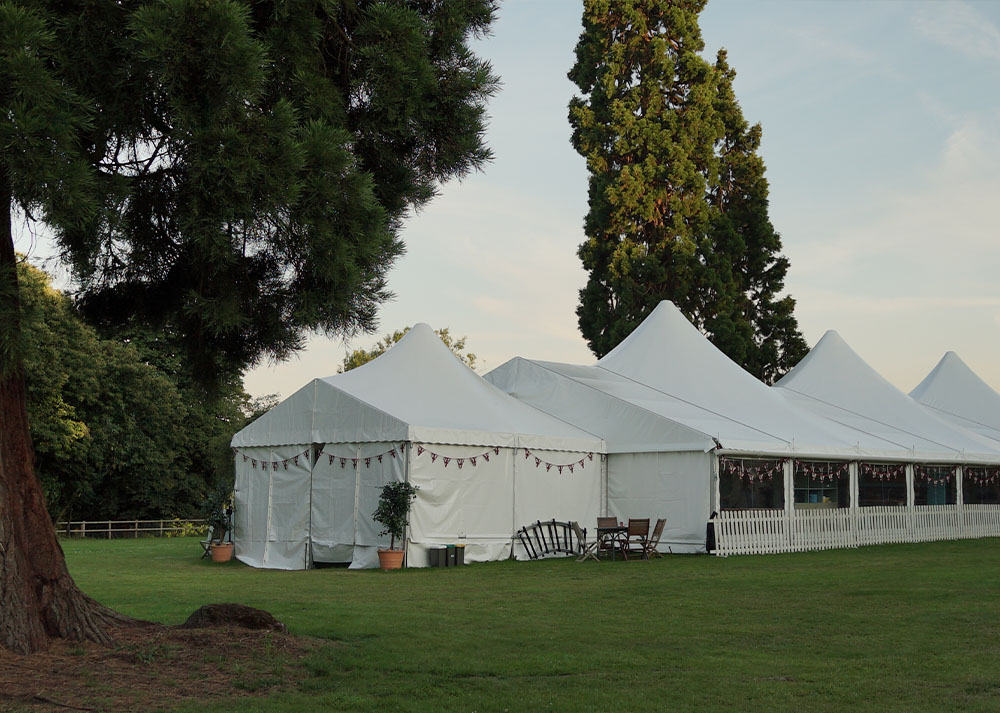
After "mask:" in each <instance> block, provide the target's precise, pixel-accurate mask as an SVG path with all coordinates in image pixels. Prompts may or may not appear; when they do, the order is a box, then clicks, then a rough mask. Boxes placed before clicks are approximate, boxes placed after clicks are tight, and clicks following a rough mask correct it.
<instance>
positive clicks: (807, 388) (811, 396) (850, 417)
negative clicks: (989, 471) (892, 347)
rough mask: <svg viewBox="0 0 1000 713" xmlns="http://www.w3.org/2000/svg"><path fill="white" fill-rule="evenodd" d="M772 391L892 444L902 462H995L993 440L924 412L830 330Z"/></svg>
mask: <svg viewBox="0 0 1000 713" xmlns="http://www.w3.org/2000/svg"><path fill="white" fill-rule="evenodd" d="M774 390H775V391H779V392H783V393H784V394H785V395H786V396H787V397H788V398H789V399H790V400H791V401H793V402H794V403H796V404H797V405H799V406H801V407H802V408H804V409H809V410H811V411H813V413H815V414H817V415H819V416H822V417H824V418H828V419H830V420H832V421H836V422H838V423H841V424H843V425H845V426H849V427H850V428H853V429H856V430H857V431H860V432H864V433H868V434H871V435H874V436H877V437H879V438H882V439H885V440H887V441H890V442H892V443H894V444H896V445H897V446H898V447H899V448H900V449H901V450H903V451H904V452H905V458H906V460H910V461H921V462H928V463H935V462H936V463H956V464H958V463H997V462H1000V450H998V448H997V445H996V443H995V442H991V441H989V440H987V439H985V438H983V437H981V436H978V435H977V434H975V433H972V432H971V431H968V430H966V429H963V428H960V427H958V426H956V425H955V424H954V423H952V422H949V421H946V420H944V419H942V418H939V417H937V416H935V415H934V414H933V413H931V412H930V411H929V410H928V409H925V408H923V407H922V406H920V405H919V404H918V403H917V402H916V401H914V400H913V399H911V398H910V397H909V396H907V395H906V394H904V393H903V392H902V391H900V390H899V389H897V388H896V387H895V386H893V385H892V384H890V383H889V382H888V381H886V380H885V379H884V378H883V377H882V376H881V375H879V374H878V373H877V372H876V371H875V370H874V369H872V368H871V366H869V365H868V364H867V363H866V362H865V361H864V360H863V359H862V358H861V357H860V356H858V354H856V353H855V352H854V350H852V349H851V348H850V347H849V346H848V345H847V343H846V342H845V341H844V340H843V339H842V338H841V337H840V335H839V334H837V333H836V332H834V331H829V332H827V333H826V334H825V335H824V336H823V338H822V339H820V340H819V342H817V344H816V346H815V347H813V348H812V350H811V351H810V352H809V354H807V355H806V356H805V357H804V358H803V359H802V361H800V362H799V364H798V365H797V366H796V367H795V368H794V369H792V370H791V371H790V372H788V374H786V375H785V376H784V377H783V378H782V379H781V380H779V381H778V382H777V383H776V384H775V386H774Z"/></svg>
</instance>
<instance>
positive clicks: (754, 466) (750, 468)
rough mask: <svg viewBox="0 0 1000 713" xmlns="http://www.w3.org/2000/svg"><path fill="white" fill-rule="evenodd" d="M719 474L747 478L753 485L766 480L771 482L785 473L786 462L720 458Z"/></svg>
mask: <svg viewBox="0 0 1000 713" xmlns="http://www.w3.org/2000/svg"><path fill="white" fill-rule="evenodd" d="M719 472H720V473H729V474H730V475H735V476H738V477H740V478H745V479H747V480H749V481H750V482H751V483H752V482H753V481H755V480H764V479H765V478H766V479H767V480H771V479H772V478H774V476H776V475H781V474H782V473H784V461H780V460H774V461H766V460H748V459H743V458H740V459H732V458H719Z"/></svg>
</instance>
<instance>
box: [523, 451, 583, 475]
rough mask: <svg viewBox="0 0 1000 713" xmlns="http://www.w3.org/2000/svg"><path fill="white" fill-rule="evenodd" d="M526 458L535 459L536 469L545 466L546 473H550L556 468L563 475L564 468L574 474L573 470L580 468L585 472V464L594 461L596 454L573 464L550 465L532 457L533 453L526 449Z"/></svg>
mask: <svg viewBox="0 0 1000 713" xmlns="http://www.w3.org/2000/svg"><path fill="white" fill-rule="evenodd" d="M524 457H525V459H528V458H534V459H535V467H536V468H539V467H541V466H543V465H544V466H545V472H546V473H547V472H549V471H550V470H552V469H553V468H556V469H558V471H559V474H560V475H562V472H563V468H568V469H569V472H570V473H572V472H573V468H577V467H578V468H580V470H583V467H584V464H585V463H586V462H587V461H588V460H590V461H592V460H594V454H593V453H588V454H587V457H586V458H581V459H580V460H577V461H573V462H571V463H550V462H549V461H547V460H543V459H541V458H539V457H538V456H536V455H532V453H531V451H529V450H528V449H527V448H525V449H524Z"/></svg>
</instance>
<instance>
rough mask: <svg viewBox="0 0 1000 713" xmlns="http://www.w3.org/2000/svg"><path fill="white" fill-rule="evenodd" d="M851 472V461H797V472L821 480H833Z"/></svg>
mask: <svg viewBox="0 0 1000 713" xmlns="http://www.w3.org/2000/svg"><path fill="white" fill-rule="evenodd" d="M849 472H850V463H837V462H830V461H801V460H797V461H795V473H796V474H799V473H802V474H805V475H808V476H809V477H810V478H812V479H814V480H819V481H825V480H829V481H833V480H836V479H838V478H843V477H844V476H846V475H847V474H848V473H849Z"/></svg>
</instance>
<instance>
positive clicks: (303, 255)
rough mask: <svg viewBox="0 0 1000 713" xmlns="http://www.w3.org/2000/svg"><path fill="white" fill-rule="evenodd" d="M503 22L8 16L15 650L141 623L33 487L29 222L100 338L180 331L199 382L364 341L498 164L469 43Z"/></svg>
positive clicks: (6, 549) (235, 4) (113, 10)
mask: <svg viewBox="0 0 1000 713" xmlns="http://www.w3.org/2000/svg"><path fill="white" fill-rule="evenodd" d="M494 11H495V2H494V0H448V1H447V2H442V1H438V0H430V1H425V0H282V2H276V1H268V0H260V1H255V2H252V3H251V2H248V1H247V0H217V1H216V0H213V1H211V2H206V1H205V0H158V1H156V2H140V0H121V1H120V2H106V1H105V0H70V1H69V2H55V0H0V102H2V108H3V112H2V113H0V145H2V146H3V147H4V150H3V151H2V152H0V206H3V208H4V210H5V211H6V213H5V214H4V215H0V225H2V228H0V231H2V232H0V542H2V543H4V546H3V547H0V604H2V606H0V645H3V646H5V647H7V648H11V649H13V650H17V651H24V652H27V651H33V650H37V649H39V648H41V647H43V646H44V645H45V642H46V641H47V640H48V638H51V637H57V636H58V637H63V638H86V639H92V640H95V641H101V642H107V641H109V640H110V635H109V633H108V629H107V627H108V625H109V622H112V621H121V620H122V618H123V617H121V616H119V615H116V614H115V613H114V612H111V611H109V610H107V609H105V608H103V607H101V606H100V605H98V604H97V603H96V602H93V601H92V600H90V599H88V598H87V597H86V596H85V595H84V594H83V593H82V592H80V591H79V590H78V589H77V588H76V587H75V585H74V584H73V582H72V579H71V578H70V576H69V573H68V571H67V569H66V566H65V561H64V559H63V557H62V553H61V551H60V549H59V545H58V542H57V541H56V539H55V535H54V532H53V531H52V528H51V523H50V522H49V520H48V516H47V513H46V511H45V507H44V503H43V499H42V496H41V491H40V488H39V487H38V486H37V484H36V480H35V477H34V474H33V468H32V460H33V455H32V447H31V440H30V437H29V434H28V426H27V417H26V408H25V397H24V394H25V389H24V382H23V378H22V354H23V345H24V341H23V340H22V338H21V336H22V335H21V329H20V301H19V298H18V285H17V272H16V262H17V261H16V258H15V255H14V247H13V238H12V230H11V220H12V219H13V217H14V215H15V214H16V212H17V211H21V212H22V213H23V214H24V215H26V216H29V219H30V220H36V221H43V222H45V223H46V224H47V225H48V226H49V228H51V230H52V233H53V235H54V236H55V239H56V241H57V242H58V244H59V246H60V248H61V250H62V254H63V256H64V257H65V259H66V260H67V261H68V262H69V263H70V265H71V267H72V268H73V273H74V275H75V277H76V279H77V280H78V281H79V287H80V288H81V296H82V305H83V307H84V309H85V311H86V312H87V314H89V315H90V318H91V319H92V320H100V321H102V322H104V323H106V324H109V325H124V327H125V328H126V329H128V330H135V331H138V330H141V329H148V328H153V329H157V330H161V331H163V332H165V333H167V334H170V335H172V337H171V338H172V340H175V341H176V343H177V344H178V345H179V346H180V348H181V349H182V350H183V351H184V352H185V353H186V354H187V355H188V360H189V363H190V364H191V367H190V373H191V374H192V375H194V376H195V377H196V378H197V379H198V380H199V381H202V382H204V383H212V384H214V385H216V386H218V385H219V384H220V383H224V382H225V379H226V377H231V376H233V375H236V374H239V373H240V372H241V371H242V370H243V369H244V368H246V367H247V366H249V365H251V364H254V363H255V362H256V361H258V360H259V359H261V358H262V357H264V356H272V357H275V358H281V357H284V356H286V355H288V354H289V353H290V352H291V351H292V350H294V349H296V348H298V347H299V346H300V345H301V341H302V338H303V336H302V335H303V332H304V331H307V330H319V331H324V332H327V333H338V334H353V333H355V332H356V331H358V330H361V329H370V328H371V327H372V325H373V324H374V317H375V310H376V309H377V307H378V305H379V304H380V302H381V301H382V300H384V299H385V298H386V297H387V296H388V294H389V293H388V291H387V289H386V283H385V273H386V271H387V269H388V268H389V266H390V265H391V264H392V262H393V260H394V259H395V258H396V257H397V256H398V255H399V254H400V253H401V252H402V250H403V245H402V242H401V240H400V237H399V231H400V227H401V225H402V221H403V219H404V217H405V216H406V214H407V212H408V211H410V210H413V209H416V208H419V207H420V206H421V205H423V204H425V203H426V202H427V201H428V200H430V199H431V198H432V197H433V194H434V191H435V187H436V185H437V184H438V183H439V182H440V181H444V180H447V179H449V178H451V177H455V176H462V175H464V174H465V173H467V172H468V171H471V170H474V169H476V168H478V167H480V166H482V165H483V163H484V162H485V161H486V160H488V159H489V156H490V154H489V151H488V149H487V148H486V147H485V145H484V143H483V133H484V121H485V120H484V112H485V101H486V100H487V98H488V97H489V96H490V95H491V94H492V93H493V92H494V91H495V90H496V88H497V80H496V78H495V77H494V76H493V74H492V72H491V69H490V67H489V65H488V64H487V63H486V62H483V61H482V60H481V59H479V58H478V57H476V56H475V55H474V54H473V53H472V52H471V51H470V50H469V48H468V45H467V41H468V39H469V37H470V36H474V35H479V34H483V33H485V32H486V31H487V30H488V28H489V25H490V23H491V22H492V19H493V14H494ZM126 386H127V384H123V385H122V388H123V390H124V389H125V388H126ZM132 386H134V384H132ZM109 388H112V387H110V386H109ZM124 396H125V394H124V393H123V397H124ZM161 416H162V413H161ZM77 440H79V439H77Z"/></svg>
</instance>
